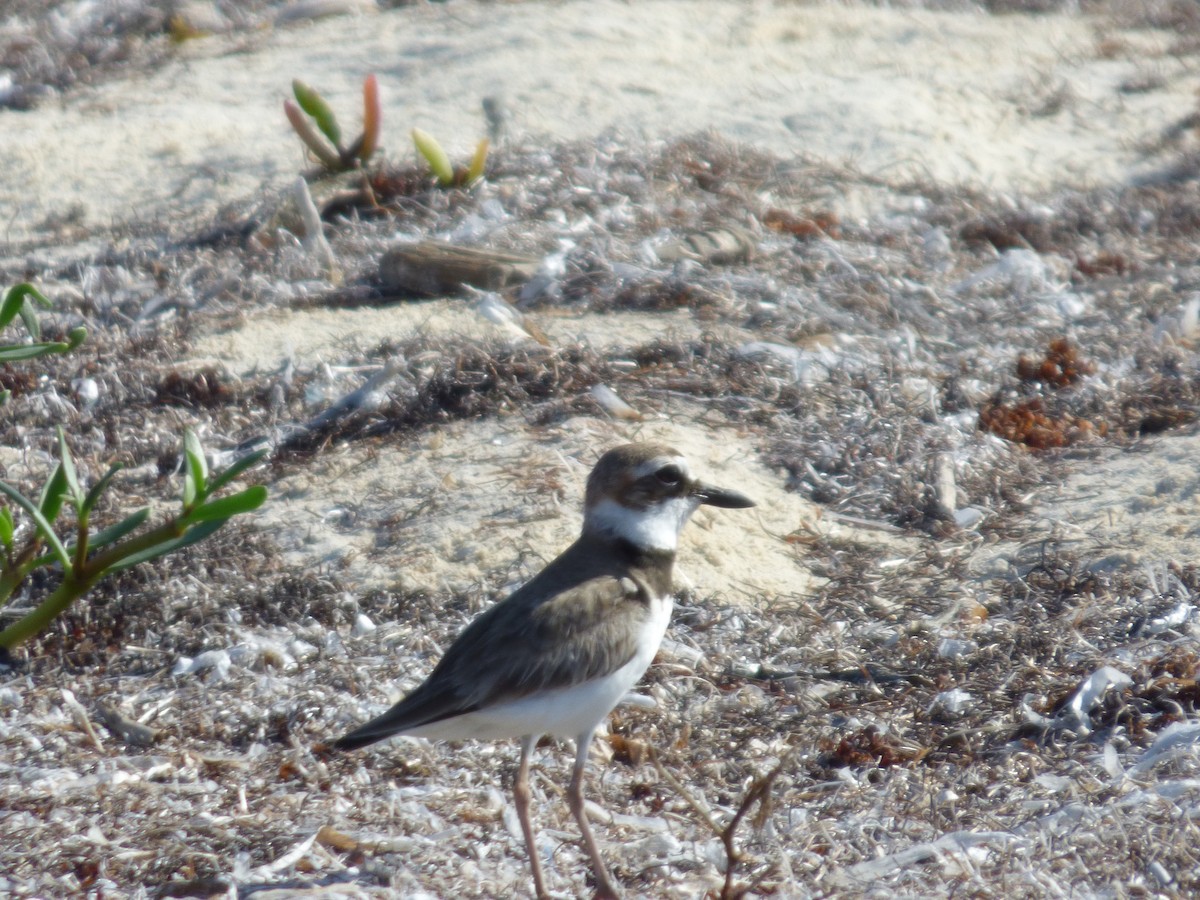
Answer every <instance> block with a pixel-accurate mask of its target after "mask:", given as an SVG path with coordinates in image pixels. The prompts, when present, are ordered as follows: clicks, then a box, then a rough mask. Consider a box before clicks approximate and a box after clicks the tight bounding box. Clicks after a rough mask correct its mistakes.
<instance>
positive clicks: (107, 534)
mask: <svg viewBox="0 0 1200 900" xmlns="http://www.w3.org/2000/svg"><path fill="white" fill-rule="evenodd" d="M149 518H150V507H146V508H145V509H139V510H138V511H137V512H135V513H133V514H132V515H128V516H126V517H125V518H124V519H122V520H121V521H120V522H118V523H117V524H115V525H109V526H108V527H107V528H104V529H101V530H100V531H99V532H97V533H96V535H95V536H94V537H93V538H92V541H91V545H92V549H93V550H95V549H96V548H97V547H106V546H108V545H109V544H115V543H116V542H117V541H119V540H121V538H123V537H125V535H127V534H129V533H131V532H132V531H133V530H134V529H136V528H140V527H141V525H142V523H144V522H145V521H146V520H147V519H149Z"/></svg>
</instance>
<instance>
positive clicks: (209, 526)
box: [109, 519, 229, 572]
mask: <svg viewBox="0 0 1200 900" xmlns="http://www.w3.org/2000/svg"><path fill="white" fill-rule="evenodd" d="M227 521H229V520H228V519H214V520H213V521H210V522H201V523H199V524H198V525H195V526H193V527H192V528H189V529H188V530H187V531H186V532H184V534H183V536H182V537H177V538H175V539H174V540H170V541H164V542H163V543H161V544H155V545H154V546H153V547H148V548H146V549H145V550H142V551H141V552H140V553H135V554H133V555H132V556H127V557H125V558H124V559H122V560H120V561H118V562H116V563H114V564H113V565H112V566H111V567H109V571H110V572H119V571H121V570H122V569H128V568H129V567H130V566H136V565H137V564H138V563H144V562H146V561H147V560H150V559H157V558H158V557H160V556H164V555H166V554H168V553H174V552H175V551H176V550H182V549H183V548H184V547H190V546H191V545H192V544H195V543H198V542H199V541H202V540H204V539H205V538H206V537H208V536H209V535H211V534H213V533H214V532H215V531H216V530H217V529H218V528H220V527H221V526H222V525H224V524H225V523H226V522H227Z"/></svg>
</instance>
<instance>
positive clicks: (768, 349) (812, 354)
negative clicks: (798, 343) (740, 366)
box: [735, 341, 841, 384]
mask: <svg viewBox="0 0 1200 900" xmlns="http://www.w3.org/2000/svg"><path fill="white" fill-rule="evenodd" d="M735 354H736V355H737V356H742V357H747V358H753V357H756V356H770V357H774V358H775V359H777V360H779V361H780V362H783V363H786V364H787V365H788V366H790V367H791V369H792V378H793V379H794V380H795V381H796V383H798V384H819V383H821V382H823V381H828V380H829V373H830V371H831V370H832V369H833V368H835V367H836V366H837V365H838V361H839V359H840V358H841V355H840V354H838V353H836V352H834V351H833V350H831V349H830V348H828V347H818V348H817V349H815V350H801V349H800V348H799V347H792V346H790V345H788V344H778V343H774V342H772V341H749V342H748V343H745V344H742V346H740V347H738V348H737V350H736V351H735Z"/></svg>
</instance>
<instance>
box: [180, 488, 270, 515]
mask: <svg viewBox="0 0 1200 900" xmlns="http://www.w3.org/2000/svg"><path fill="white" fill-rule="evenodd" d="M266 499H267V489H266V488H265V487H263V486H262V485H261V484H256V485H254V487H248V488H246V489H245V490H244V491H238V492H237V493H236V494H232V495H231V496H229V497H222V498H221V499H220V500H212V501H209V502H208V503H205V504H204V505H203V506H201V507H199V508H197V509H194V510H192V511H191V512H190V513H188V517H187V520H188V522H208V521H211V520H212V519H228V518H231V517H233V516H236V515H238V514H239V513H247V512H250V511H251V510H254V509H258V508H259V507H260V506H262V505H263V502H264V501H265V500H266Z"/></svg>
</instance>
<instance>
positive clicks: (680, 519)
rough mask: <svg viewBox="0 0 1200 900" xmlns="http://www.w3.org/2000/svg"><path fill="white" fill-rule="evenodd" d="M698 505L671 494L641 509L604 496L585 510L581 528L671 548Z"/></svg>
mask: <svg viewBox="0 0 1200 900" xmlns="http://www.w3.org/2000/svg"><path fill="white" fill-rule="evenodd" d="M659 465H660V466H661V463H659ZM651 471H653V470H651ZM698 506H700V501H699V500H698V499H696V498H695V497H671V498H670V499H668V500H663V501H661V502H660V503H652V504H650V505H649V506H647V507H646V508H645V509H630V508H629V507H628V506H622V505H621V504H620V503H618V502H617V501H615V500H613V499H611V498H609V497H605V498H604V499H603V500H601V501H600V502H599V503H597V504H596V505H595V506H593V507H591V508H590V509H588V510H587V519H586V521H585V522H584V528H585V529H586V530H588V531H592V532H599V533H601V534H606V535H609V536H611V537H616V538H624V539H625V540H627V541H629V542H630V543H631V544H633V545H634V546H637V547H641V548H642V549H643V550H670V551H674V550H675V548H676V547H677V546H679V533H680V532H681V531H683V526H684V525H686V524H687V520H688V519H689V518H691V515H692V513H694V512H695V511H696V508H697V507H698Z"/></svg>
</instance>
